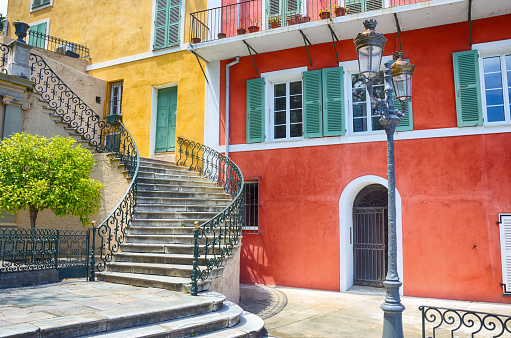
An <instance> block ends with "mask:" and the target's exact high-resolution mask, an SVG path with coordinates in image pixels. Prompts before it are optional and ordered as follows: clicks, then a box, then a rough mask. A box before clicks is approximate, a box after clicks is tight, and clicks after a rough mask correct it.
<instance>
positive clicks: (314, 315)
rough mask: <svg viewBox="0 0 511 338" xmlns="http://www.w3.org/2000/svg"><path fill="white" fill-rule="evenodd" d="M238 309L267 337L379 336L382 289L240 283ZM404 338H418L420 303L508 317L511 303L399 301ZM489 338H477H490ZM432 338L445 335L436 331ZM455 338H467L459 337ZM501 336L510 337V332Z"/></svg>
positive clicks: (463, 335) (381, 315) (413, 298)
mask: <svg viewBox="0 0 511 338" xmlns="http://www.w3.org/2000/svg"><path fill="white" fill-rule="evenodd" d="M240 293H241V300H240V306H241V307H242V308H243V309H244V310H246V311H250V312H252V313H254V314H257V315H258V316H259V317H261V318H262V319H263V320H264V323H265V330H266V334H267V335H268V336H269V337H278V338H288V337H289V338H291V337H293V338H297V337H321V338H329V337H336V338H337V337H349V338H351V337H367V338H369V337H381V332H382V329H383V312H382V311H381V309H380V305H381V304H382V303H383V300H384V298H385V295H384V292H383V290H378V289H369V288H360V289H355V291H354V292H348V293H346V292H332V291H317V290H307V289H296V288H286V287H269V286H263V285H248V284H242V285H241V290H240ZM402 303H403V305H404V306H405V307H406V310H405V312H404V313H403V330H404V335H405V337H407V338H408V337H421V331H422V330H421V327H422V324H421V312H420V311H419V310H418V308H419V306H420V305H430V306H435V307H445V308H454V309H464V310H469V311H480V312H489V313H497V314H503V315H511V305H507V304H496V303H476V302H463V301H451V300H443V299H429V298H415V297H403V298H402ZM491 336H492V335H491V334H482V335H477V336H476V337H491ZM437 337H450V335H449V334H448V332H445V331H444V332H439V334H437ZM456 337H470V334H469V333H466V332H465V333H461V334H460V335H456ZM502 337H511V333H509V334H507V335H506V334H504V335H503V336H502Z"/></svg>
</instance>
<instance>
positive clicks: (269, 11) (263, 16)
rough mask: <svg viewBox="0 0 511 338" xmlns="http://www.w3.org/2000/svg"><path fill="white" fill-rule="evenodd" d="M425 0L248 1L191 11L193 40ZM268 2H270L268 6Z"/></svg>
mask: <svg viewBox="0 0 511 338" xmlns="http://www.w3.org/2000/svg"><path fill="white" fill-rule="evenodd" d="M425 1H427V0H344V1H343V0H304V1H303V2H301V1H300V0H287V1H284V0H281V1H278V0H270V1H268V2H267V1H263V0H251V1H244V2H240V3H235V4H230V5H225V6H221V7H216V8H210V9H207V10H203V11H198V12H194V13H191V14H190V15H191V29H190V42H191V43H199V42H204V41H211V40H217V39H222V38H226V37H231V36H236V35H243V34H248V33H254V32H258V31H261V30H269V29H275V28H279V27H285V26H291V25H296V24H301V23H307V22H311V21H320V20H326V19H328V18H335V17H336V16H344V15H349V14H356V13H361V12H367V11H372V10H378V9H383V8H391V7H397V6H403V5H409V4H414V3H419V2H425ZM267 3H269V4H270V5H269V6H267V5H266V4H267ZM341 7H342V8H341Z"/></svg>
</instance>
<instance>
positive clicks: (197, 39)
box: [192, 38, 201, 43]
mask: <svg viewBox="0 0 511 338" xmlns="http://www.w3.org/2000/svg"><path fill="white" fill-rule="evenodd" d="M199 42H201V38H192V43H199Z"/></svg>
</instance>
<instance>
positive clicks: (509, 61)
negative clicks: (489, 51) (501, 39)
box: [482, 54, 511, 123]
mask: <svg viewBox="0 0 511 338" xmlns="http://www.w3.org/2000/svg"><path fill="white" fill-rule="evenodd" d="M482 64H483V79H484V84H483V88H484V92H483V93H484V95H483V102H484V110H485V121H486V122H489V123H492V122H507V123H511V114H510V111H511V109H510V101H511V96H510V95H511V54H507V55H506V54H502V55H495V56H488V57H483V62H482Z"/></svg>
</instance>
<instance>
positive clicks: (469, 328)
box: [419, 305, 511, 338]
mask: <svg viewBox="0 0 511 338" xmlns="http://www.w3.org/2000/svg"><path fill="white" fill-rule="evenodd" d="M419 310H420V311H421V313H422V337H426V336H427V337H433V338H434V337H436V335H437V334H438V335H439V336H442V337H444V336H447V335H448V334H449V335H450V336H451V337H454V335H455V334H456V336H458V334H459V335H460V336H463V337H479V336H480V337H490V336H491V337H504V336H505V337H509V334H511V316H508V315H499V314H495V313H486V312H475V311H468V310H460V309H447V308H441V307H433V306H424V305H423V306H419ZM426 331H427V332H426Z"/></svg>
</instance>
